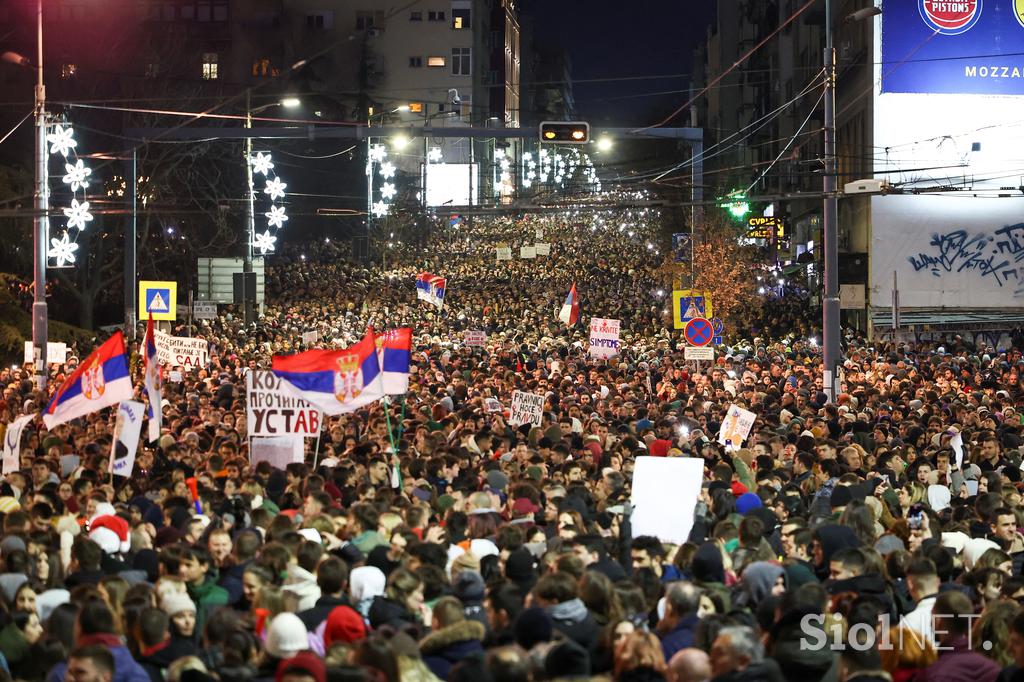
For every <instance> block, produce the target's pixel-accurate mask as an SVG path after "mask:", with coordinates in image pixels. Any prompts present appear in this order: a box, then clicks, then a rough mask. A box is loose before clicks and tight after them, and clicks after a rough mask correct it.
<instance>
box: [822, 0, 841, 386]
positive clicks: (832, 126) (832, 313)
mask: <svg viewBox="0 0 1024 682" xmlns="http://www.w3.org/2000/svg"><path fill="white" fill-rule="evenodd" d="M831 5H832V3H831V2H830V1H829V0H825V54H824V60H825V64H824V66H825V93H824V98H825V120H824V124H825V125H824V129H825V169H824V171H825V172H824V175H823V176H822V191H823V194H824V195H825V196H824V203H823V206H822V223H823V225H822V229H823V232H824V234H823V237H824V244H825V254H824V267H825V273H824V279H825V281H824V291H823V296H822V306H821V307H822V332H823V333H822V356H823V357H822V359H823V364H824V377H823V379H824V390H825V394H826V395H827V396H828V400H829V402H834V401H835V399H836V395H837V394H838V391H837V386H836V384H837V381H838V376H839V243H838V241H839V227H838V224H837V223H838V217H839V216H838V214H837V210H838V207H837V202H836V50H835V47H834V46H833V45H832V11H831Z"/></svg>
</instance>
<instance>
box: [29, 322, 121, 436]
mask: <svg viewBox="0 0 1024 682" xmlns="http://www.w3.org/2000/svg"><path fill="white" fill-rule="evenodd" d="M131 399H132V378H131V376H130V375H129V374H128V358H127V357H125V353H124V334H122V333H121V332H120V331H118V332H115V333H114V335H113V336H111V337H110V338H109V339H107V341H106V342H105V343H104V344H103V345H102V346H100V347H99V348H97V349H96V350H94V351H93V352H92V354H91V355H89V357H87V358H86V359H85V362H83V363H82V364H80V365H79V366H78V368H77V369H76V370H75V371H74V372H72V374H71V376H69V377H68V378H67V381H65V382H64V385H62V386H61V387H60V388H58V389H57V392H56V393H54V394H53V399H51V400H50V404H49V405H47V406H46V410H44V411H43V422H44V423H45V424H46V428H48V429H52V428H53V427H54V426H57V425H58V424H63V423H64V422H67V421H71V420H72V419H76V418H78V417H81V416H84V415H87V414H89V413H90V412H96V411H97V410H101V409H103V408H104V407H110V406H111V405H116V404H117V403H119V402H121V401H122V400H131Z"/></svg>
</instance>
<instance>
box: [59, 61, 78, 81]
mask: <svg viewBox="0 0 1024 682" xmlns="http://www.w3.org/2000/svg"><path fill="white" fill-rule="evenodd" d="M76 71H78V66H77V65H76V64H61V65H60V77H61V78H72V77H73V76H74V75H75V72H76Z"/></svg>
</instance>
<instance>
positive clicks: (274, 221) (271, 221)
mask: <svg viewBox="0 0 1024 682" xmlns="http://www.w3.org/2000/svg"><path fill="white" fill-rule="evenodd" d="M263 215H265V216H267V225H269V226H271V227H277V228H281V227H284V221H286V220H288V216H286V215H285V214H284V206H271V207H270V210H269V211H268V212H266V213H264V214H263Z"/></svg>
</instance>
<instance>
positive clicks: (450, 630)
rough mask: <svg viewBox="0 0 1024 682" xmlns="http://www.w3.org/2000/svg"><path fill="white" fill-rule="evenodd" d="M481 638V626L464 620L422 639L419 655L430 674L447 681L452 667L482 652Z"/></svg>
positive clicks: (482, 629)
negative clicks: (421, 655)
mask: <svg viewBox="0 0 1024 682" xmlns="http://www.w3.org/2000/svg"><path fill="white" fill-rule="evenodd" d="M483 638H484V626H483V625H481V624H480V623H478V622H476V621H474V620H464V621H460V622H458V623H453V624H452V625H449V626H448V627H445V628H441V629H440V630H437V631H436V632H432V633H430V634H429V635H427V636H426V637H424V638H423V641H421V642H420V653H421V654H423V662H424V663H426V664H427V667H428V668H430V672H432V673H434V674H435V675H437V676H438V677H439V678H441V679H442V680H447V679H448V674H449V672H450V671H451V668H452V666H453V665H455V664H456V663H458V662H459V661H461V660H462V659H464V658H466V657H467V656H471V655H472V654H475V653H478V652H482V651H483V650H484V647H483V644H482V643H481V642H482V641H483Z"/></svg>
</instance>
